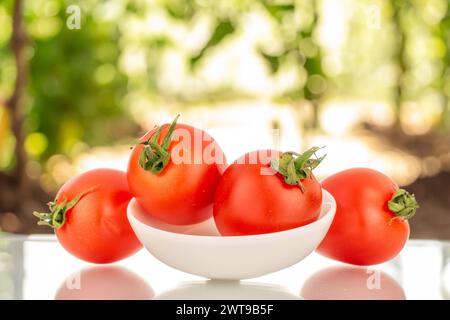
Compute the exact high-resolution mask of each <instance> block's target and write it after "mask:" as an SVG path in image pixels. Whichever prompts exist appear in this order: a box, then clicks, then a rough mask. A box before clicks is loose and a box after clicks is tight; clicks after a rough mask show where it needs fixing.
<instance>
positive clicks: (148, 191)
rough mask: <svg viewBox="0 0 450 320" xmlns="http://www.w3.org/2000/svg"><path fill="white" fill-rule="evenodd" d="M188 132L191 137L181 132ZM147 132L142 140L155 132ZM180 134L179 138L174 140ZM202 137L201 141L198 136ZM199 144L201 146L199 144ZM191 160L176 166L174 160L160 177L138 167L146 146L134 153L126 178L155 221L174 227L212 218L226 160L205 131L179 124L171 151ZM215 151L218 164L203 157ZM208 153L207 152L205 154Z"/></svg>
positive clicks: (134, 194)
mask: <svg viewBox="0 0 450 320" xmlns="http://www.w3.org/2000/svg"><path fill="white" fill-rule="evenodd" d="M168 129H169V125H168V124H165V125H163V126H162V130H161V135H160V137H159V139H158V142H159V143H161V141H162V140H163V138H164V137H165V135H166V133H167V131H168ZM180 129H181V130H183V132H185V133H187V134H188V135H189V137H190V141H189V140H185V139H186V136H184V135H183V134H180V132H182V131H181V130H180ZM155 131H156V130H155V129H153V130H151V131H149V132H147V133H146V134H145V135H144V136H143V137H142V138H141V141H146V140H148V139H149V137H151V136H152V135H153V134H154V133H155ZM177 134H178V138H175V137H176V136H177ZM199 136H200V137H203V138H202V139H201V140H200V141H198V140H196V138H195V137H199ZM196 143H197V144H198V145H196ZM179 144H181V146H183V147H182V149H183V150H182V152H181V151H180V154H182V155H183V154H184V153H186V154H184V155H185V156H186V159H189V161H182V162H181V163H179V162H178V163H176V162H174V161H173V158H172V156H173V155H172V156H171V159H170V160H169V163H168V164H167V166H166V167H165V168H164V169H163V171H162V172H161V173H159V174H154V173H152V172H149V171H146V170H144V169H143V168H142V167H141V166H140V165H139V156H140V154H141V152H142V149H143V146H142V145H137V146H136V147H135V148H134V149H133V151H132V152H131V156H130V160H129V163H128V171H127V179H128V184H129V186H130V191H131V193H132V194H133V196H134V197H135V198H136V200H137V202H138V203H139V204H140V205H141V206H142V208H143V209H144V210H145V211H146V212H147V214H148V215H150V216H151V217H153V218H156V219H159V220H161V221H164V222H167V223H171V224H175V225H187V224H194V223H199V222H202V221H204V220H206V219H208V218H210V217H211V216H212V204H213V200H214V194H215V191H216V188H217V185H218V183H219V181H220V179H221V177H222V174H223V172H224V171H225V168H226V159H225V156H224V154H223V151H222V149H221V148H220V146H219V145H218V144H217V142H215V140H214V139H213V138H212V137H211V136H209V135H208V134H207V133H206V132H205V131H203V130H200V129H197V128H194V127H192V126H189V125H185V124H177V125H176V129H175V132H174V137H173V138H172V140H171V143H170V147H169V152H170V153H172V151H174V150H175V148H177V150H179V149H181V148H180V145H179ZM211 149H214V150H215V153H214V154H215V156H216V157H217V161H215V160H212V161H211V159H209V160H208V159H206V160H207V161H205V159H204V158H203V155H204V154H205V152H206V153H207V152H208V150H211ZM205 150H206V151H205Z"/></svg>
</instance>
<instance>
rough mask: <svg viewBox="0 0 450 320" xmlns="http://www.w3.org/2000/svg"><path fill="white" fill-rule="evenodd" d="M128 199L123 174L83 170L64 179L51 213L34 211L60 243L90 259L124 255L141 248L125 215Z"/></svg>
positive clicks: (102, 260) (98, 260)
mask: <svg viewBox="0 0 450 320" xmlns="http://www.w3.org/2000/svg"><path fill="white" fill-rule="evenodd" d="M130 199H131V194H130V192H129V191H128V185H127V179H126V175H125V173H124V172H122V171H118V170H112V169H96V170H91V171H88V172H85V173H83V174H81V175H79V176H77V177H75V178H73V179H71V180H69V181H68V182H66V183H65V184H64V185H63V186H62V188H61V189H60V190H59V192H58V194H57V195H56V200H55V202H54V203H50V209H51V212H50V213H35V215H36V216H38V217H39V218H40V219H41V221H40V224H45V225H50V226H52V227H54V228H55V232H56V236H57V237H58V240H59V242H60V243H61V245H62V246H63V247H64V248H65V249H66V250H67V251H69V252H70V253H71V254H73V255H74V256H76V257H78V258H80V259H83V260H86V261H89V262H93V263H110V262H114V261H117V260H120V259H123V258H126V257H128V256H130V255H132V254H133V253H135V252H136V251H138V250H139V249H140V248H141V244H140V242H139V241H138V239H137V238H136V236H135V234H134V232H133V230H132V229H131V226H130V224H129V223H128V219H127V205H128V203H129V201H130Z"/></svg>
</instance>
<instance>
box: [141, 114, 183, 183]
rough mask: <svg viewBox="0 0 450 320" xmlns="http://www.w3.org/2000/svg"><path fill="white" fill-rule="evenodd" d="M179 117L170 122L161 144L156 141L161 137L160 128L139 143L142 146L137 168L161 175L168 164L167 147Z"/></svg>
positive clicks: (168, 154)
mask: <svg viewBox="0 0 450 320" xmlns="http://www.w3.org/2000/svg"><path fill="white" fill-rule="evenodd" d="M179 117H180V115H177V116H176V117H175V119H174V120H173V121H172V124H171V125H170V127H169V130H168V131H167V133H166V135H165V137H164V139H163V141H162V142H161V144H158V139H159V136H160V135H161V130H162V126H160V127H158V130H157V131H156V132H155V133H154V134H153V135H151V136H150V138H149V139H148V140H147V141H144V142H141V143H140V144H142V145H143V146H144V148H142V151H141V154H140V156H139V166H140V167H141V168H142V169H144V170H146V171H150V172H152V173H154V174H158V173H161V172H162V171H163V170H164V168H165V167H166V165H167V164H168V163H169V160H170V153H169V146H170V142H171V140H172V135H173V132H174V131H175V128H176V125H177V120H178V118H179Z"/></svg>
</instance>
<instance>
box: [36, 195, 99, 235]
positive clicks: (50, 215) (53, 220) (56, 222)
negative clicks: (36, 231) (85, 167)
mask: <svg viewBox="0 0 450 320" xmlns="http://www.w3.org/2000/svg"><path fill="white" fill-rule="evenodd" d="M95 188H96V187H92V188H89V189H87V190H86V191H83V192H82V193H80V194H79V195H78V196H76V197H75V198H74V199H72V200H71V201H68V200H67V199H64V201H62V202H61V203H59V204H57V202H58V199H55V201H51V202H49V203H47V205H48V208H49V210H50V212H37V211H34V212H33V215H34V216H35V217H37V218H39V221H38V222H37V224H38V225H40V226H48V227H52V228H54V229H59V228H61V227H62V226H63V225H64V223H65V222H66V213H67V211H69V210H70V209H72V208H73V207H74V206H75V205H76V204H77V203H78V201H80V199H81V198H82V197H83V196H85V195H86V194H87V193H89V192H91V191H93V190H94V189H95Z"/></svg>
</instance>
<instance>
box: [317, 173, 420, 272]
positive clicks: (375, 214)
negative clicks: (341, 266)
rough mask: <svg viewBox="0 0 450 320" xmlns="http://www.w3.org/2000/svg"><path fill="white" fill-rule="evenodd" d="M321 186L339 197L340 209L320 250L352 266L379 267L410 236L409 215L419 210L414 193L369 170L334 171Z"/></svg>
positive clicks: (319, 251)
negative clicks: (375, 265) (377, 265)
mask: <svg viewBox="0 0 450 320" xmlns="http://www.w3.org/2000/svg"><path fill="white" fill-rule="evenodd" d="M322 187H323V188H324V189H325V190H327V191H328V192H330V193H331V194H332V195H333V197H334V198H335V200H336V204H337V211H336V215H335V217H334V220H333V223H332V224H331V227H330V230H329V231H328V233H327V235H326V236H325V238H324V240H323V241H322V243H321V244H320V245H319V247H318V249H317V252H318V253H320V254H322V255H324V256H326V257H329V258H332V259H335V260H338V261H342V262H346V263H350V264H355V265H374V264H379V263H382V262H385V261H387V260H390V259H392V258H394V257H395V256H396V255H397V254H398V253H399V252H400V251H401V250H402V248H403V247H404V245H405V243H406V241H407V240H408V237H409V224H408V219H410V218H412V217H413V216H414V214H415V213H416V210H417V209H418V208H419V205H418V203H417V201H416V199H415V197H414V195H412V194H410V193H408V192H407V191H406V190H404V189H400V188H399V187H398V185H397V184H396V183H395V182H394V181H392V180H391V179H390V178H389V177H387V176H385V175H384V174H382V173H381V172H378V171H375V170H372V169H368V168H353V169H349V170H345V171H342V172H339V173H337V174H334V175H332V176H330V177H328V178H327V179H325V180H324V181H323V182H322Z"/></svg>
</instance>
